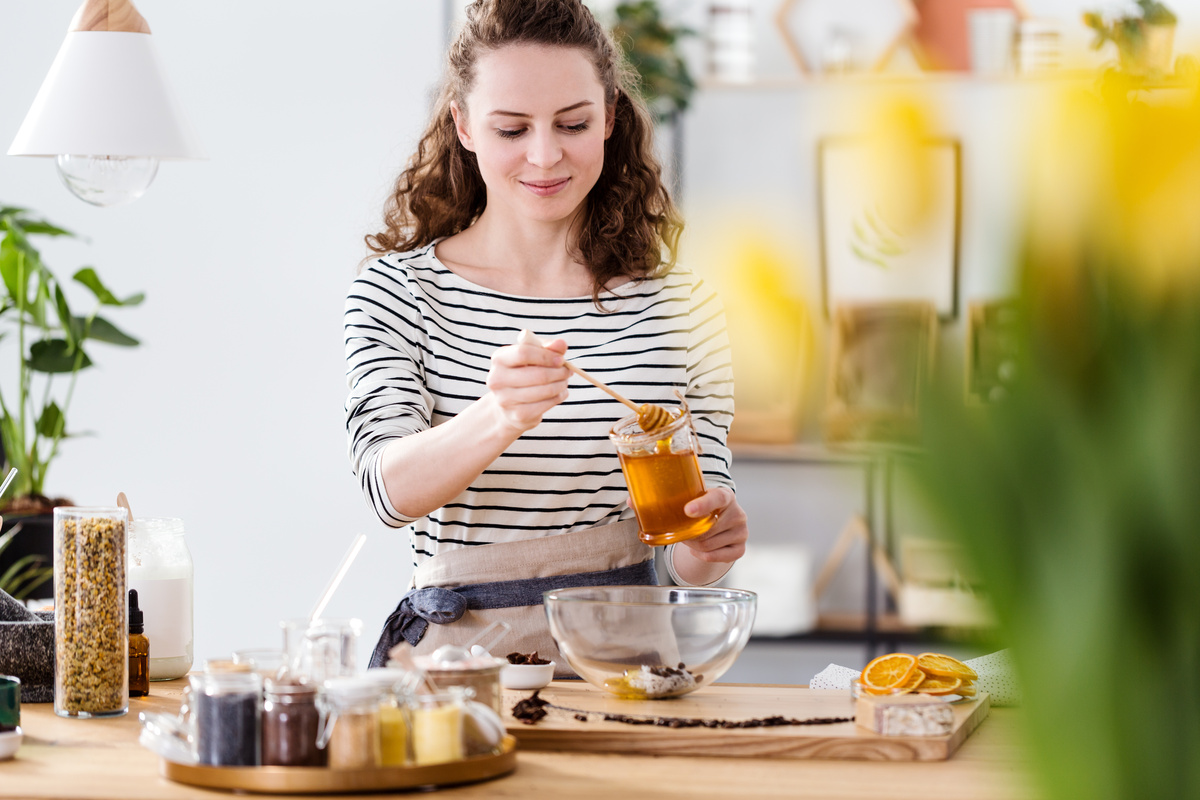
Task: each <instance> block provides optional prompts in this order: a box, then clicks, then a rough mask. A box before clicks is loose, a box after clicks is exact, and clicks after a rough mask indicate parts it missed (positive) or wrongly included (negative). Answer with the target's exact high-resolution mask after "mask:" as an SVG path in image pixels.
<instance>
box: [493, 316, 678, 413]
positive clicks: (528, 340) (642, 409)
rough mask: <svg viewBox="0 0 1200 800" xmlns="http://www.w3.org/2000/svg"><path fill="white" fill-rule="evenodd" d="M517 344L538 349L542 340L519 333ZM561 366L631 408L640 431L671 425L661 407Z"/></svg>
mask: <svg viewBox="0 0 1200 800" xmlns="http://www.w3.org/2000/svg"><path fill="white" fill-rule="evenodd" d="M517 343H518V344H536V345H538V346H539V347H543V346H544V345H543V344H542V340H541V339H539V338H538V337H537V335H536V334H534V333H533V331H521V333H520V334H518V335H517ZM563 366H564V367H566V368H567V369H569V370H571V372H574V373H575V374H576V375H578V376H579V377H581V378H583V379H584V380H585V381H587V382H588V383H590V384H592V385H593V386H595V387H596V388H597V389H600V390H601V391H604V392H607V393H608V394H609V395H610V396H612V397H613V398H614V399H616V400H620V401H621V402H622V403H624V404H625V405H627V406H629V407H630V408H632V409H633V410H634V411H635V412H637V415H638V425H639V426H641V428H642V430H644V431H645V432H646V433H653V432H654V431H656V430H658V429H659V428H665V427H666V426H668V425H670V424H671V421H672V419H673V417H672V416H671V412H670V411H668V410H667V409H665V408H663V407H662V406H656V405H654V404H652V403H643V404H642V405H640V406H639V405H638V404H637V403H635V402H633V401H632V400H630V399H629V398H628V397H625V396H624V395H623V394H621V393H620V392H618V391H617V390H616V389H613V388H612V387H611V386H609V385H608V384H606V383H604V381H601V380H599V379H598V378H593V377H592V376H591V375H589V374H587V373H586V372H584V371H583V370H582V369H580V368H579V367H577V366H575V365H574V364H572V363H571V362H570V361H565V360H564V361H563Z"/></svg>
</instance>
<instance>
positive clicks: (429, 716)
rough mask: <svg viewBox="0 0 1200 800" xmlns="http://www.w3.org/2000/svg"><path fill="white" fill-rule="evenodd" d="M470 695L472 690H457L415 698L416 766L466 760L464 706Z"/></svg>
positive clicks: (413, 744)
mask: <svg viewBox="0 0 1200 800" xmlns="http://www.w3.org/2000/svg"><path fill="white" fill-rule="evenodd" d="M468 694H469V690H462V689H454V690H451V691H449V692H443V693H441V694H423V695H417V696H416V697H414V698H413V709H412V752H413V763H414V764H416V765H417V766H423V765H425V764H444V763H446V762H449V761H461V760H462V759H463V758H465V757H466V750H465V748H464V746H463V706H464V704H465V703H466V701H467V699H468Z"/></svg>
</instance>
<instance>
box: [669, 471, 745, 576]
mask: <svg viewBox="0 0 1200 800" xmlns="http://www.w3.org/2000/svg"><path fill="white" fill-rule="evenodd" d="M683 511H684V513H685V514H687V515H688V516H689V517H704V516H707V515H709V514H712V513H714V512H716V514H717V520H716V522H714V523H713V526H712V527H711V528H710V529H709V530H708V532H707V533H705V534H702V535H700V536H697V537H696V538H695V539H688V540H687V541H685V542H680V544H681V545H683V546H684V547H687V548H690V549H691V551H692V552H691V555H692V556H693V557H695V558H696V559H697V560H699V561H707V562H710V563H729V562H733V561H737V560H738V559H739V558H741V557H742V556H743V555H744V554H745V552H746V540H747V539H748V538H750V529H749V527H747V525H746V512H745V511H744V510H743V509H742V507H741V505H739V504H738V501H737V495H735V494H734V493H733V491H732V490H731V489H729V488H727V487H725V486H715V487H713V488H712V489H709V490H708V491H707V492H705V493H704V494H702V495H700V496H699V497H697V498H696V499H695V500H692V501H690V502H689V503H688V504H687V505H686V506H684V507H683Z"/></svg>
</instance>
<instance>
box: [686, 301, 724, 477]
mask: <svg viewBox="0 0 1200 800" xmlns="http://www.w3.org/2000/svg"><path fill="white" fill-rule="evenodd" d="M687 401H688V407H689V408H690V409H691V411H692V419H693V423H694V424H695V426H696V434H697V436H698V437H699V440H700V449H701V455H700V469H701V471H702V472H703V473H704V481H705V483H706V484H707V485H709V486H713V485H719V486H727V487H728V488H730V489H734V488H735V487H734V483H733V477H732V475H731V471H730V453H729V447H728V444H727V440H728V438H729V427H730V425H732V424H733V362H732V360H731V357H730V346H729V333H728V331H727V330H726V327H725V311H724V308H723V307H722V306H721V301H720V298H718V297H717V294H716V292H715V291H713V289H712V287H711V286H710V285H709V284H707V283H705V282H704V281H703V280H702V279H700V278H696V281H695V283H694V284H693V285H692V291H691V303H690V308H689V313H688V361H687Z"/></svg>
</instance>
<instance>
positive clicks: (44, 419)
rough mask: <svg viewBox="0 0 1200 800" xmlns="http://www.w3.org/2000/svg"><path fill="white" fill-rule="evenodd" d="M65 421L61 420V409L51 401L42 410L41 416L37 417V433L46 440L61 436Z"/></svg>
mask: <svg viewBox="0 0 1200 800" xmlns="http://www.w3.org/2000/svg"><path fill="white" fill-rule="evenodd" d="M66 424H67V421H66V419H64V418H63V413H62V409H60V408H59V407H58V403H56V402H54V401H53V400H51V401H50V402H49V404H47V406H46V407H45V408H44V409H42V415H41V416H40V417H38V421H37V426H36V427H37V432H38V433H39V434H41V435H42V436H45V437H47V438H53V437H55V436H60V435H62V432H63V429H64V428H65V427H66Z"/></svg>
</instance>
